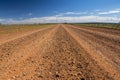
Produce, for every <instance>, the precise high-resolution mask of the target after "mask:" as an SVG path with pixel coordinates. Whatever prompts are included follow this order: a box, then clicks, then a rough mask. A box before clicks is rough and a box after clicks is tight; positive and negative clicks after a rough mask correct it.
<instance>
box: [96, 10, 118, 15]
mask: <svg viewBox="0 0 120 80" xmlns="http://www.w3.org/2000/svg"><path fill="white" fill-rule="evenodd" d="M116 13H120V10H113V11H106V12H98V14H116Z"/></svg>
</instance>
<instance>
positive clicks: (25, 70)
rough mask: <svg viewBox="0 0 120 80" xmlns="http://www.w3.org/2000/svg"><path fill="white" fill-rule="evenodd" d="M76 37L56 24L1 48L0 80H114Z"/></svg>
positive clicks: (5, 44)
mask: <svg viewBox="0 0 120 80" xmlns="http://www.w3.org/2000/svg"><path fill="white" fill-rule="evenodd" d="M78 34H79V33H78V32H77V31H76V30H75V29H73V28H70V27H68V26H65V25H61V24H59V25H57V26H55V27H53V28H47V29H45V30H41V31H38V32H35V33H32V34H30V35H27V36H24V37H21V38H19V39H15V40H13V41H10V42H7V43H4V44H2V45H0V60H1V61H0V79H1V80H114V79H113V78H114V76H111V75H110V74H109V73H108V72H107V71H105V70H104V68H103V65H102V66H101V65H99V64H98V61H97V60H96V59H94V57H93V55H91V54H92V53H91V54H90V53H89V51H88V52H87V50H88V48H86V47H85V46H83V45H86V44H87V43H85V42H84V40H83V38H80V37H79V36H78ZM81 36H82V35H81ZM87 45H88V46H89V45H91V44H87ZM91 46H93V45H91ZM95 57H96V55H95ZM99 57H101V55H99ZM99 57H97V58H98V60H102V59H101V58H99ZM103 60H104V59H103ZM107 67H108V66H107ZM115 77H116V76H115ZM117 78H118V77H117ZM117 78H116V80H117Z"/></svg>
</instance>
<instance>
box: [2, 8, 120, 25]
mask: <svg viewBox="0 0 120 80" xmlns="http://www.w3.org/2000/svg"><path fill="white" fill-rule="evenodd" d="M88 12H89V13H88ZM113 13H114V14H115V13H120V9H115V10H111V11H106V12H102V11H101V10H92V11H85V12H65V13H58V12H57V15H54V16H48V17H34V18H27V19H24V18H21V19H18V20H15V19H0V23H1V22H2V23H5V24H32V23H62V22H69V23H80V22H115V23H117V22H119V21H120V18H118V17H116V16H117V15H116V16H111V17H108V16H102V14H106V15H107V14H113ZM81 14H84V16H83V15H81ZM98 14H99V16H98ZM31 15H32V13H29V16H31ZM70 15H74V16H70Z"/></svg>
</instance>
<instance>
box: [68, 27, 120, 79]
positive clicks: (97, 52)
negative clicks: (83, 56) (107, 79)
mask: <svg viewBox="0 0 120 80" xmlns="http://www.w3.org/2000/svg"><path fill="white" fill-rule="evenodd" d="M67 29H68V31H69V33H70V34H71V35H72V36H73V37H74V38H76V40H77V41H78V42H79V43H80V45H81V46H82V47H83V48H84V49H85V50H86V51H88V53H89V54H90V55H91V56H92V57H93V59H94V60H95V61H97V63H98V64H99V65H100V66H101V67H103V68H105V70H106V71H107V72H109V73H110V74H111V76H112V77H114V78H115V80H119V78H120V73H119V71H120V70H119V64H117V63H115V62H113V61H114V60H115V58H116V60H118V63H119V56H118V55H117V56H116V53H112V56H111V57H109V58H108V56H109V54H108V53H107V51H108V52H110V51H109V50H110V49H111V48H110V47H109V48H107V49H104V47H103V46H106V45H102V46H100V44H101V43H100V42H101V41H102V40H101V41H100V40H97V36H94V34H89V33H88V32H89V30H85V29H81V28H76V27H72V26H69V28H67ZM93 33H94V32H93ZM73 34H74V35H73ZM95 34H96V33H95ZM98 36H99V34H98ZM103 36H104V35H103ZM96 41H97V42H96ZM103 41H104V40H103ZM98 43H100V44H98ZM97 44H98V45H97ZM118 45H119V44H118ZM103 51H104V52H103ZM104 54H107V55H108V56H105V55H104ZM117 54H119V53H117ZM113 56H114V57H113ZM112 59H113V60H112Z"/></svg>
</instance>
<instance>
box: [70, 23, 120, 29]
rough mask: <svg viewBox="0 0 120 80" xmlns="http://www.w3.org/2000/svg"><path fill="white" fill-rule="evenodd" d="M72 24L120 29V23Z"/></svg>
mask: <svg viewBox="0 0 120 80" xmlns="http://www.w3.org/2000/svg"><path fill="white" fill-rule="evenodd" d="M72 25H79V26H89V27H98V28H108V29H116V30H120V23H78V24H77V23H76V24H72Z"/></svg>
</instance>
